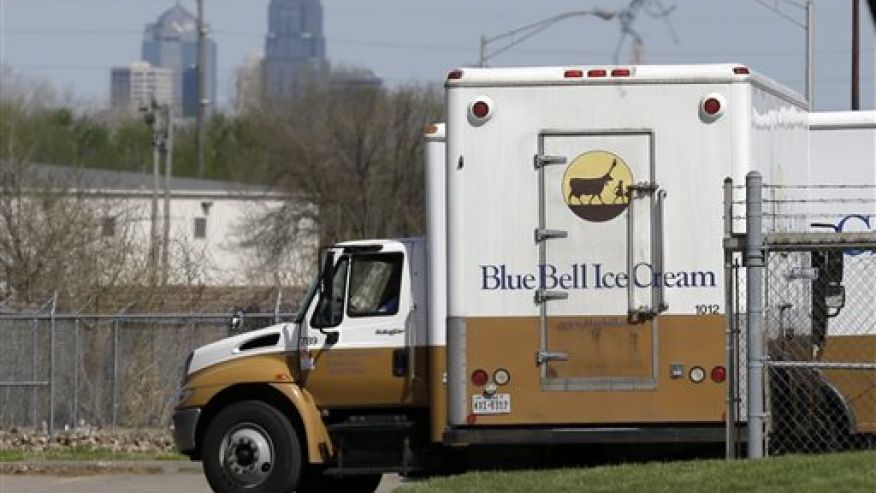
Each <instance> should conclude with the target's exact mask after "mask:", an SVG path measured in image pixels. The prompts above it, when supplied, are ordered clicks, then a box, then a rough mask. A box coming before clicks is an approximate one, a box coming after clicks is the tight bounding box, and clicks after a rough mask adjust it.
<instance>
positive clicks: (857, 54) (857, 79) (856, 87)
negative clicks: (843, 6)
mask: <svg viewBox="0 0 876 493" xmlns="http://www.w3.org/2000/svg"><path fill="white" fill-rule="evenodd" d="M852 109H853V110H859V109H861V2H859V1H858V0H852Z"/></svg>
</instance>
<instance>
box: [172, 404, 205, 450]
mask: <svg viewBox="0 0 876 493" xmlns="http://www.w3.org/2000/svg"><path fill="white" fill-rule="evenodd" d="M200 417H201V408H199V407H193V408H190V409H181V410H179V411H177V412H175V413H173V441H174V443H175V444H176V449H177V450H179V451H180V452H182V453H183V454H191V453H192V452H194V451H195V448H196V445H197V444H196V443H195V431H196V430H197V429H198V419H200Z"/></svg>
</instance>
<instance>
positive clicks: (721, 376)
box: [710, 366, 727, 383]
mask: <svg viewBox="0 0 876 493" xmlns="http://www.w3.org/2000/svg"><path fill="white" fill-rule="evenodd" d="M710 376H711V377H712V381H713V382H715V383H724V380H726V379H727V370H726V369H725V368H724V367H723V366H716V367H714V368H712V373H711V375H710Z"/></svg>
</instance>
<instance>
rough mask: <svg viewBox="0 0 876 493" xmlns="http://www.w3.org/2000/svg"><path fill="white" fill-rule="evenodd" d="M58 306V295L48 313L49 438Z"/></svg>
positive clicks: (52, 429)
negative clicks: (56, 309) (56, 311)
mask: <svg viewBox="0 0 876 493" xmlns="http://www.w3.org/2000/svg"><path fill="white" fill-rule="evenodd" d="M57 306H58V293H55V296H54V297H52V311H51V312H49V437H51V436H54V434H55V328H56V327H55V308H56V307H57Z"/></svg>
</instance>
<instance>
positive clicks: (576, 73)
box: [563, 70, 584, 79]
mask: <svg viewBox="0 0 876 493" xmlns="http://www.w3.org/2000/svg"><path fill="white" fill-rule="evenodd" d="M563 77H565V78H567V79H573V78H580V77H584V71H583V70H566V72H565V73H563Z"/></svg>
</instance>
